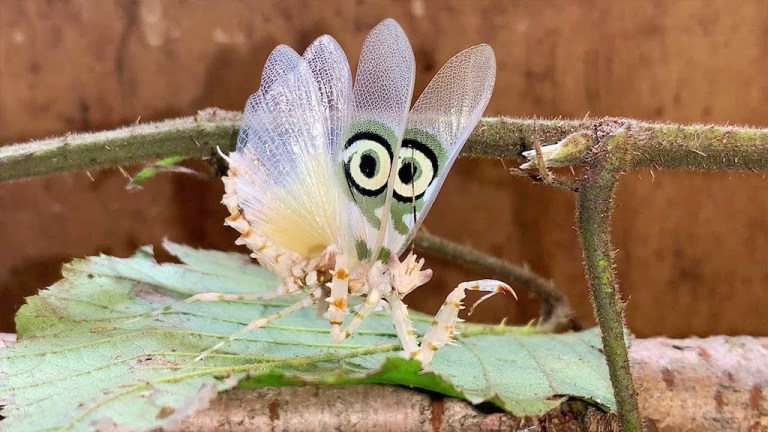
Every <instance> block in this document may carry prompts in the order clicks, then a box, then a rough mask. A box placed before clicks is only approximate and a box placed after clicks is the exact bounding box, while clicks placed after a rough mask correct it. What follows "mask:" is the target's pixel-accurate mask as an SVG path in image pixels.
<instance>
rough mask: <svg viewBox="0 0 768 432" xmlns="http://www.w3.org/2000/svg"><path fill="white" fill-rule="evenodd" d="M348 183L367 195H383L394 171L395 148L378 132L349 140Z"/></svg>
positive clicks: (366, 132) (347, 159)
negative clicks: (391, 171)
mask: <svg viewBox="0 0 768 432" xmlns="http://www.w3.org/2000/svg"><path fill="white" fill-rule="evenodd" d="M343 158H344V174H345V176H346V178H347V183H349V184H350V186H352V187H353V188H354V189H355V190H357V191H358V192H360V193H361V194H362V195H365V196H370V197H374V196H378V195H381V194H382V193H383V192H384V191H385V190H386V188H387V180H389V172H390V169H391V168H392V147H391V146H390V144H389V142H388V141H387V140H386V139H385V138H384V137H383V136H381V135H379V134H377V133H375V132H369V131H365V132H358V133H356V134H354V135H352V137H350V138H349V139H348V140H347V143H346V145H345V148H344V153H343Z"/></svg>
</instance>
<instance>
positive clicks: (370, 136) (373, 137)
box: [343, 131, 392, 197]
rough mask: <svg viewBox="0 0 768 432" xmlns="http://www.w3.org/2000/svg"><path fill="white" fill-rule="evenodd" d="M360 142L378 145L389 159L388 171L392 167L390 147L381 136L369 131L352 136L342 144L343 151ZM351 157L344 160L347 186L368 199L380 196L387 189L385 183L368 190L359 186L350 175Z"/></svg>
mask: <svg viewBox="0 0 768 432" xmlns="http://www.w3.org/2000/svg"><path fill="white" fill-rule="evenodd" d="M361 140H367V141H374V142H376V143H378V144H380V145H381V146H382V147H383V148H384V150H386V152H387V156H388V157H389V163H390V169H391V167H392V146H391V145H390V144H389V142H388V141H387V140H386V139H385V138H384V137H383V136H381V135H379V134H377V133H375V132H370V131H363V132H358V133H356V134H354V135H352V136H351V137H350V138H349V139H348V140H347V142H346V143H345V144H344V150H346V149H348V148H350V147H352V146H353V145H354V144H355V143H356V142H357V141H361ZM352 156H353V155H350V157H349V159H347V160H344V162H343V164H344V176H345V177H346V180H347V184H348V185H349V186H350V187H351V188H354V189H355V190H356V191H358V192H360V194H362V195H364V196H368V197H376V196H379V195H381V194H382V193H383V192H384V191H385V190H386V189H387V182H384V185H383V186H381V187H380V188H377V189H374V190H372V189H368V188H365V187H363V186H362V185H360V184H359V183H358V182H357V181H356V180H355V177H354V176H353V175H352V167H351V163H350V161H351V160H352V159H353V157H352ZM387 178H389V173H387Z"/></svg>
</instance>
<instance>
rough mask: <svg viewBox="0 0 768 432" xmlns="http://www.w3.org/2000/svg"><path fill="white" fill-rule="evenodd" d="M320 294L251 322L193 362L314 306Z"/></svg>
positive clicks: (313, 294)
mask: <svg viewBox="0 0 768 432" xmlns="http://www.w3.org/2000/svg"><path fill="white" fill-rule="evenodd" d="M321 294H322V290H319V289H317V290H315V291H312V292H311V293H310V294H309V295H308V296H307V297H304V298H303V299H301V300H299V301H298V302H296V303H294V304H292V305H290V306H288V307H286V308H285V309H281V310H279V311H277V312H275V313H273V314H272V315H268V316H265V317H262V318H259V319H257V320H254V321H251V322H250V323H249V324H248V325H247V326H245V327H243V328H242V329H240V330H239V331H238V332H237V333H234V334H232V335H230V336H229V337H228V338H227V339H225V340H223V341H221V342H219V343H217V344H216V345H214V346H212V347H210V348H208V349H207V350H205V351H203V352H202V353H200V355H199V356H197V357H195V359H194V361H200V360H202V359H204V358H205V357H207V356H208V355H209V354H211V353H212V352H215V351H218V350H219V349H220V348H221V347H223V346H224V345H226V344H228V343H230V342H232V341H234V340H237V339H239V338H241V337H242V336H243V335H245V334H247V333H249V332H251V331H253V330H256V329H258V328H261V327H264V326H265V325H267V324H269V323H271V322H273V321H275V320H277V319H279V318H282V317H284V316H285V315H288V314H290V313H292V312H295V311H297V310H299V309H302V308H305V307H308V306H312V305H313V304H315V303H316V302H317V300H318V299H319V298H320V295H321Z"/></svg>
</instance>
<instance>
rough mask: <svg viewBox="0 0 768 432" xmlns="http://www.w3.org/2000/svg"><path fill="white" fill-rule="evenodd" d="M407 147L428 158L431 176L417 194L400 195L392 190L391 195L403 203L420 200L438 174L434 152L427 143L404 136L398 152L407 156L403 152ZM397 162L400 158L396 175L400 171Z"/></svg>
mask: <svg viewBox="0 0 768 432" xmlns="http://www.w3.org/2000/svg"><path fill="white" fill-rule="evenodd" d="M409 148H412V149H414V150H416V151H418V152H420V153H421V154H423V155H424V156H425V157H426V158H427V159H428V160H429V162H430V164H431V165H432V178H431V179H429V184H427V187H425V188H424V191H423V192H421V193H419V194H417V195H416V196H404V195H401V194H399V193H397V191H394V192H393V196H394V197H395V199H396V200H398V201H400V202H403V203H413V202H414V201H418V200H420V199H421V198H422V197H423V196H424V194H426V193H427V191H428V190H429V186H430V185H432V182H434V181H435V178H436V177H437V175H438V171H437V169H438V163H437V162H438V161H437V156H436V155H435V152H433V151H432V149H431V148H430V147H429V146H428V145H426V144H424V143H422V142H421V141H417V140H415V139H411V138H406V139H404V140H403V145H402V146H401V147H400V154H401V155H404V156H408V154H407V153H405V152H406V151H407V149H409ZM399 162H400V159H399V158H398V166H397V168H396V169H397V170H398V175H399V171H400V165H399ZM422 171H423V170H422ZM411 181H413V180H411Z"/></svg>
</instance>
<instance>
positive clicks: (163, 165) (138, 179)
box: [128, 156, 191, 189]
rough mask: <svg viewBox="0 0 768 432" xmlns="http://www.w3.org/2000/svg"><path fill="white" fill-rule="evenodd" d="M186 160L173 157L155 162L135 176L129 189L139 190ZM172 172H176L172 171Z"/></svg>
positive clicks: (184, 170)
mask: <svg viewBox="0 0 768 432" xmlns="http://www.w3.org/2000/svg"><path fill="white" fill-rule="evenodd" d="M186 159H187V158H186V157H184V156H171V157H167V158H165V159H161V160H159V161H157V162H155V163H154V164H152V165H150V166H148V167H146V168H143V169H142V170H141V171H139V172H138V173H136V175H134V176H133V178H132V179H131V181H130V182H128V188H129V189H133V188H138V187H140V186H141V185H142V184H143V183H144V182H146V181H147V180H149V179H151V178H152V177H154V176H156V175H157V174H159V173H160V172H162V171H169V169H168V168H171V167H174V165H177V164H179V163H181V162H184V161H185V160H186ZM176 170H181V171H182V172H191V171H190V170H187V169H184V168H177V169H176ZM170 171H175V170H170Z"/></svg>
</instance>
